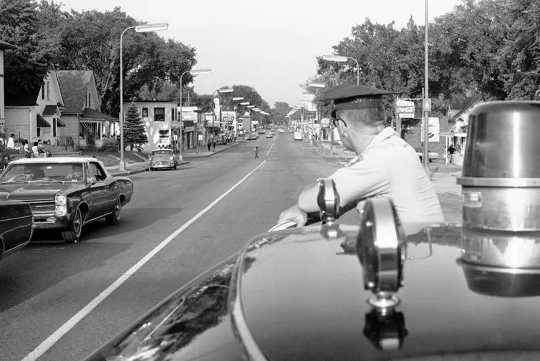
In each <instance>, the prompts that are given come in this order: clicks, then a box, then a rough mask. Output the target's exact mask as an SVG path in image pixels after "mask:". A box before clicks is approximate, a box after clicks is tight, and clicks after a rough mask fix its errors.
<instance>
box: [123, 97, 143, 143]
mask: <svg viewBox="0 0 540 361" xmlns="http://www.w3.org/2000/svg"><path fill="white" fill-rule="evenodd" d="M124 139H125V142H126V144H129V146H130V149H131V150H132V151H133V146H134V145H135V144H142V143H147V142H148V137H147V136H146V132H145V129H144V124H143V123H142V120H141V117H140V116H139V112H138V111H137V107H135V105H134V104H131V105H130V106H129V107H128V111H127V114H126V121H125V122H124Z"/></svg>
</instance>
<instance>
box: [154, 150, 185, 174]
mask: <svg viewBox="0 0 540 361" xmlns="http://www.w3.org/2000/svg"><path fill="white" fill-rule="evenodd" d="M179 163H180V160H179V158H178V154H176V153H174V152H173V151H172V149H156V150H153V151H152V153H151V154H150V164H149V168H150V170H154V169H176V167H177V166H178V164H179Z"/></svg>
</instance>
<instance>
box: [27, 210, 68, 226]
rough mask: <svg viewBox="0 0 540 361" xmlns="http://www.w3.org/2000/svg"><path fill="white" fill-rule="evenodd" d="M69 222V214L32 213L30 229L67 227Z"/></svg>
mask: <svg viewBox="0 0 540 361" xmlns="http://www.w3.org/2000/svg"><path fill="white" fill-rule="evenodd" d="M69 224H70V214H67V215H65V216H63V217H58V216H56V215H55V214H54V213H48V214H46V213H41V214H34V221H33V223H32V229H67V228H69Z"/></svg>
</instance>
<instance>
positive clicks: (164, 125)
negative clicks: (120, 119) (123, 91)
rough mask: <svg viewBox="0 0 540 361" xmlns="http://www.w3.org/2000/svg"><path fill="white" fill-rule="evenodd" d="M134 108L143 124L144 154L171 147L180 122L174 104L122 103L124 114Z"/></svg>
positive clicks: (157, 102)
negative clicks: (144, 135) (146, 138)
mask: <svg viewBox="0 0 540 361" xmlns="http://www.w3.org/2000/svg"><path fill="white" fill-rule="evenodd" d="M129 107H135V108H136V109H137V112H138V113H139V116H140V117H141V120H142V122H143V124H144V129H145V131H146V136H147V137H148V143H146V144H144V145H143V150H144V151H145V152H151V151H152V150H153V149H156V148H159V147H173V146H174V145H175V144H176V142H177V141H178V134H180V122H179V121H178V110H177V104H176V102H170V101H136V102H132V103H124V113H125V114H127V110H128V108H129Z"/></svg>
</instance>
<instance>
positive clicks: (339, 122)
mask: <svg viewBox="0 0 540 361" xmlns="http://www.w3.org/2000/svg"><path fill="white" fill-rule="evenodd" d="M335 115H336V116H335V119H334V125H335V126H336V128H337V130H338V132H339V136H340V137H341V141H342V142H343V146H344V147H345V148H346V149H348V150H351V151H353V152H356V153H357V154H360V153H361V152H363V151H364V150H365V149H366V148H367V146H368V145H369V143H371V140H372V139H373V136H374V135H375V134H376V133H377V129H376V128H374V127H370V126H368V125H366V124H364V123H363V122H362V121H361V120H360V119H359V116H363V114H361V113H360V114H359V113H358V112H357V111H355V110H342V111H337V112H336V114H335Z"/></svg>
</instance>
